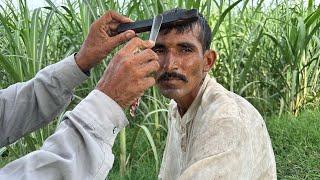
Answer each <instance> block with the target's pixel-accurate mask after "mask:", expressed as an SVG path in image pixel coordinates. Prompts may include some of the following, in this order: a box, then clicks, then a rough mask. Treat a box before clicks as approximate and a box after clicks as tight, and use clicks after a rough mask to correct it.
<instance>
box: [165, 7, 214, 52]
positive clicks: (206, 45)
mask: <svg viewBox="0 0 320 180" xmlns="http://www.w3.org/2000/svg"><path fill="white" fill-rule="evenodd" d="M185 11H187V9H181V8H174V9H171V10H168V11H165V12H163V15H173V14H174V13H183V12H185ZM198 16H199V18H198V20H197V21H194V22H191V23H189V24H184V25H178V26H175V27H170V28H166V29H163V30H161V32H160V33H161V34H168V33H169V32H171V30H172V29H176V31H177V33H184V32H185V31H187V30H192V29H193V28H194V26H195V25H199V27H200V32H199V36H198V39H199V41H200V43H201V45H202V49H203V52H205V51H206V50H208V49H210V44H211V41H212V33H211V28H210V26H209V24H208V22H207V20H206V19H205V18H204V17H203V15H202V14H201V13H200V12H198Z"/></svg>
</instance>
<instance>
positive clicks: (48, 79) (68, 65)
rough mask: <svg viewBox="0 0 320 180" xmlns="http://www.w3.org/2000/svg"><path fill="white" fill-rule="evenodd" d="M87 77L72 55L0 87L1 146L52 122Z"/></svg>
mask: <svg viewBox="0 0 320 180" xmlns="http://www.w3.org/2000/svg"><path fill="white" fill-rule="evenodd" d="M87 78H88V76H87V75H85V74H84V73H83V72H82V71H81V69H80V68H79V67H78V66H77V64H76V62H75V60H74V57H73V55H71V56H69V57H67V58H66V59H64V60H62V61H60V62H58V63H56V64H53V65H50V66H48V67H46V68H44V69H42V70H41V71H39V72H38V73H37V75H36V76H35V77H34V78H33V79H31V80H29V81H27V82H22V83H17V84H14V85H12V86H9V87H8V88H7V89H3V90H0V132H1V135H0V147H2V146H5V145H8V144H10V143H12V142H14V141H15V140H17V139H19V138H20V137H22V136H23V135H25V134H26V133H29V132H31V131H33V130H36V129H37V128H39V127H42V126H44V125H45V124H47V123H49V122H50V121H52V120H53V119H54V118H55V117H56V116H57V115H58V114H59V113H60V112H62V110H63V109H64V108H65V106H66V105H68V104H69V103H70V101H71V98H72V95H73V89H74V88H75V87H76V86H78V85H79V84H81V83H82V82H83V81H84V80H86V79H87Z"/></svg>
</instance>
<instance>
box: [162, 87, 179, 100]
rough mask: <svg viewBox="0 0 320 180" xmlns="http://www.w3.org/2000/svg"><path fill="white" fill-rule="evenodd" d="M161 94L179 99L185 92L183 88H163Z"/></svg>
mask: <svg viewBox="0 0 320 180" xmlns="http://www.w3.org/2000/svg"><path fill="white" fill-rule="evenodd" d="M160 92H161V94H162V95H163V96H164V97H166V98H168V99H179V98H181V97H183V95H184V93H183V90H181V89H163V88H162V89H161V88H160Z"/></svg>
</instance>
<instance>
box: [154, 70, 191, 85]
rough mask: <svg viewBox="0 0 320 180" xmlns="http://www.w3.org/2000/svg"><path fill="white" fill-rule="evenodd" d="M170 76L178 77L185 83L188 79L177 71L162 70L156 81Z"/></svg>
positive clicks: (167, 78) (164, 79)
mask: <svg viewBox="0 0 320 180" xmlns="http://www.w3.org/2000/svg"><path fill="white" fill-rule="evenodd" d="M170 78H176V79H180V80H182V81H183V82H185V83H187V82H188V79H187V77H186V76H185V75H183V74H179V73H177V72H164V73H162V74H161V75H160V76H159V78H158V79H157V82H160V81H168V80H169V79H170Z"/></svg>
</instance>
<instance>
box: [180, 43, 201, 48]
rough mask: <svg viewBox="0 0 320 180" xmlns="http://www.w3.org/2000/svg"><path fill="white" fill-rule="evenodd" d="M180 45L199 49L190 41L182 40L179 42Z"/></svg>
mask: <svg viewBox="0 0 320 180" xmlns="http://www.w3.org/2000/svg"><path fill="white" fill-rule="evenodd" d="M178 46H180V47H188V48H191V49H197V47H196V46H195V45H194V44H192V43H189V42H180V43H178Z"/></svg>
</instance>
